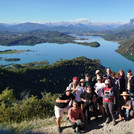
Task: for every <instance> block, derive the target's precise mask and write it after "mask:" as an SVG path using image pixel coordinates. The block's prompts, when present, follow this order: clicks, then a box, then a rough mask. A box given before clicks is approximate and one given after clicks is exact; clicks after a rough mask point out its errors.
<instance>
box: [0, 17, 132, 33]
mask: <svg viewBox="0 0 134 134" xmlns="http://www.w3.org/2000/svg"><path fill="white" fill-rule="evenodd" d="M132 28H133V29H134V19H131V20H130V21H129V23H95V22H94V23H93V22H90V21H88V20H86V19H80V20H77V21H68V22H44V23H39V22H38V23H35V22H26V23H16V24H8V23H0V32H5V31H8V32H27V31H33V30H38V29H42V30H50V31H59V32H69V33H81V32H91V31H104V30H116V29H117V30H118V29H132Z"/></svg>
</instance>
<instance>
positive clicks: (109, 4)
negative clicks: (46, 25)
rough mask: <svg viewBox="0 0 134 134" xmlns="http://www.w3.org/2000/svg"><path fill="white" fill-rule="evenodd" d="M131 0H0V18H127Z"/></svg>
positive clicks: (132, 13) (133, 1)
mask: <svg viewBox="0 0 134 134" xmlns="http://www.w3.org/2000/svg"><path fill="white" fill-rule="evenodd" d="M133 6H134V0H0V22H8V23H13V22H36V21H37V22H44V21H69V20H77V19H80V18H87V19H89V21H92V22H128V21H129V19H132V18H134V7H133Z"/></svg>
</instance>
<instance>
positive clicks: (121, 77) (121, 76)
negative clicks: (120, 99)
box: [117, 70, 126, 94]
mask: <svg viewBox="0 0 134 134" xmlns="http://www.w3.org/2000/svg"><path fill="white" fill-rule="evenodd" d="M117 78H118V79H119V83H120V94H122V92H124V91H126V87H125V82H126V80H125V73H124V71H123V70H119V72H118V73H117Z"/></svg>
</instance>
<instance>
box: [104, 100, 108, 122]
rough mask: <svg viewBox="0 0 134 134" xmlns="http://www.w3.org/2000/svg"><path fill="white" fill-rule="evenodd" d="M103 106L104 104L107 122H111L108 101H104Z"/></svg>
mask: <svg viewBox="0 0 134 134" xmlns="http://www.w3.org/2000/svg"><path fill="white" fill-rule="evenodd" d="M103 106H104V109H105V113H106V117H107V120H106V123H109V122H110V114H109V110H108V102H103Z"/></svg>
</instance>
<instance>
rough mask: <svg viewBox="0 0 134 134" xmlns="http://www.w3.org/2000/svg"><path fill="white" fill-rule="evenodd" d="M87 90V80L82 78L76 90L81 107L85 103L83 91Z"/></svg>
mask: <svg viewBox="0 0 134 134" xmlns="http://www.w3.org/2000/svg"><path fill="white" fill-rule="evenodd" d="M85 91H86V86H85V80H84V79H81V80H80V86H78V87H77V88H76V91H75V92H74V93H75V100H76V101H77V103H78V106H79V107H81V104H83V102H82V100H81V98H80V95H81V94H82V93H84V92H85Z"/></svg>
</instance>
